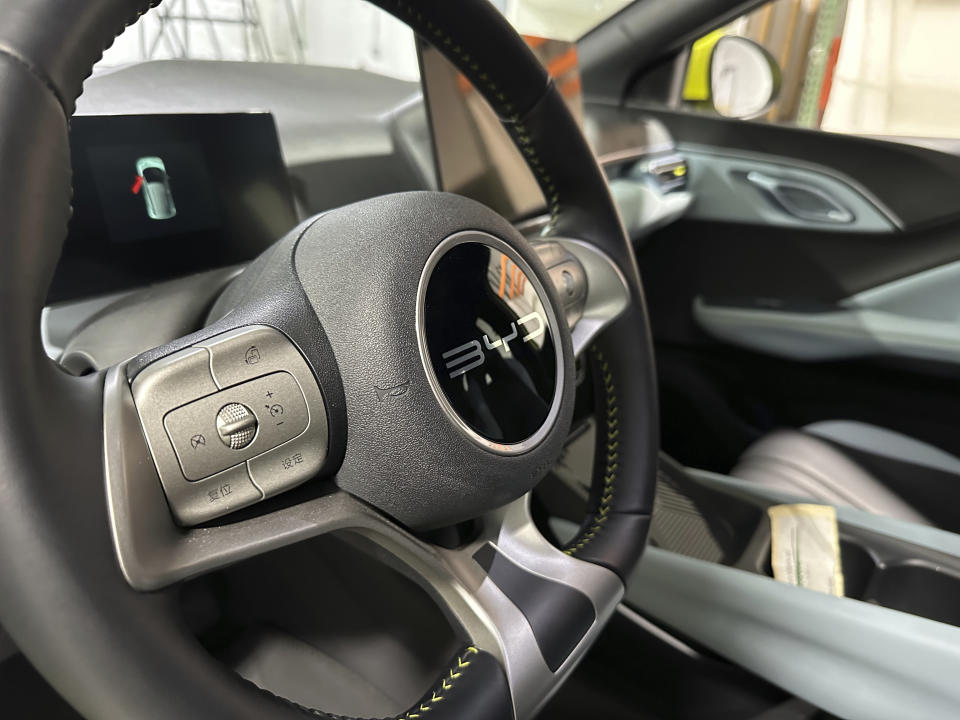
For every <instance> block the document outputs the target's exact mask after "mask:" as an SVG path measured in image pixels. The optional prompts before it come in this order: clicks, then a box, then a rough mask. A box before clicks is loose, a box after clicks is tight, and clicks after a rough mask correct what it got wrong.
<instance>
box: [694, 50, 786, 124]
mask: <svg viewBox="0 0 960 720" xmlns="http://www.w3.org/2000/svg"><path fill="white" fill-rule="evenodd" d="M709 79H710V86H709V87H710V102H711V104H712V105H713V109H714V110H716V112H717V113H718V114H720V115H723V116H724V117H729V118H737V119H740V120H745V119H749V118H754V117H757V116H758V115H762V114H763V113H765V112H766V111H767V110H769V109H770V106H771V105H772V104H773V103H774V102H775V101H776V99H777V97H778V95H779V94H780V66H779V65H777V61H776V60H774V59H773V56H772V55H771V54H770V53H769V52H767V50H766V49H765V48H764V47H763V46H761V45H759V44H757V43H755V42H754V41H753V40H749V39H747V38H745V37H739V36H737V35H725V36H723V37H721V38H720V39H719V40H717V42H716V43H715V44H714V46H713V50H712V51H711V53H710V68H709Z"/></svg>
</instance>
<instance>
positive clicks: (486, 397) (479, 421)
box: [421, 242, 558, 445]
mask: <svg viewBox="0 0 960 720" xmlns="http://www.w3.org/2000/svg"><path fill="white" fill-rule="evenodd" d="M504 250H506V248H504ZM510 255H512V253H510ZM521 262H522V261H521V260H520V259H519V257H511V256H508V255H507V254H506V252H504V251H503V250H500V249H498V248H496V247H491V246H490V245H487V244H484V243H481V242H461V243H459V244H454V245H452V247H449V248H448V249H447V250H446V251H445V252H444V253H443V255H442V256H441V257H440V258H439V259H438V260H437V261H436V263H435V265H434V266H433V268H432V270H430V271H429V272H430V274H429V278H428V280H427V286H426V293H425V295H424V297H423V309H422V323H423V327H422V329H421V330H422V337H423V339H424V341H425V344H426V350H427V354H428V355H429V361H430V363H431V365H432V368H433V373H434V376H435V378H436V381H437V384H438V385H439V388H440V390H441V391H442V393H443V395H444V396H445V397H446V399H447V401H448V402H449V405H450V407H451V409H452V410H453V411H454V413H456V415H457V416H458V417H459V419H460V420H461V421H462V422H463V423H464V424H465V425H466V426H467V427H469V428H470V429H471V430H473V431H474V432H475V433H477V434H478V435H480V436H481V437H482V438H485V439H486V440H489V441H492V442H493V443H498V444H503V445H516V444H517V443H522V442H523V441H525V440H528V439H530V438H532V437H533V436H534V435H536V434H537V433H538V431H540V430H542V429H543V428H544V425H545V423H547V421H548V419H549V418H550V415H551V408H552V407H553V405H554V399H555V395H556V389H557V380H558V379H557V368H558V355H557V350H556V347H555V345H554V343H555V338H554V337H553V334H552V332H551V330H550V323H549V321H548V315H547V310H546V309H545V306H544V300H543V298H541V297H540V295H539V294H538V292H537V289H536V287H535V284H534V282H531V280H530V278H529V277H528V274H527V272H525V271H524V269H523V268H522V267H521V265H520V264H519V263H521Z"/></svg>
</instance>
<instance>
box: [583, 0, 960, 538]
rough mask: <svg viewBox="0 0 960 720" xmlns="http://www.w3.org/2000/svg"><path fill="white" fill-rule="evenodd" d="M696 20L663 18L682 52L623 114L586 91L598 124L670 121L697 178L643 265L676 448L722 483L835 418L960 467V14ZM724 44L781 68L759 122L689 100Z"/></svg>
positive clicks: (937, 514) (925, 8)
mask: <svg viewBox="0 0 960 720" xmlns="http://www.w3.org/2000/svg"><path fill="white" fill-rule="evenodd" d="M643 4H644V3H640V5H643ZM684 4H685V5H687V6H689V7H687V8H686V10H687V11H688V12H689V13H694V14H696V12H699V13H701V16H700V17H699V18H698V20H702V23H701V25H700V26H699V28H698V30H697V33H696V34H694V35H690V34H687V35H684V34H683V32H684V31H689V29H690V28H689V26H684V27H681V26H680V25H677V24H676V22H674V24H672V25H671V22H673V20H672V18H675V15H671V16H670V17H669V18H665V19H664V20H663V22H664V27H663V28H662V31H663V32H673V33H674V38H675V39H674V41H673V42H674V44H673V46H672V48H671V49H670V50H669V52H666V51H665V53H666V54H665V55H663V56H661V57H654V56H652V54H651V53H648V54H647V56H645V57H643V58H641V59H640V63H641V64H640V65H639V66H634V68H633V72H632V74H629V73H628V75H629V76H630V79H629V82H628V84H627V86H626V87H624V88H623V95H622V97H620V98H619V99H616V98H614V99H613V100H611V98H610V97H609V94H606V95H605V93H604V92H603V91H598V92H595V93H592V94H591V93H590V92H589V90H590V84H589V83H590V80H591V77H597V75H596V73H593V74H592V73H591V68H589V67H588V68H587V70H586V71H585V83H586V84H585V87H586V90H587V91H588V92H587V96H588V103H589V104H588V111H589V109H590V107H591V106H592V107H593V110H594V111H595V112H598V111H599V110H600V108H601V107H602V108H604V109H605V110H606V111H609V110H610V108H611V107H616V112H617V113H618V116H619V118H620V120H621V121H622V122H623V123H625V124H628V125H629V124H638V123H641V122H647V123H649V122H651V119H653V120H654V121H659V122H660V123H662V124H663V126H664V127H665V128H666V129H667V131H668V132H669V134H670V135H671V136H672V138H673V141H674V143H675V147H676V152H677V153H678V154H679V155H681V156H682V157H683V158H684V159H685V161H686V166H687V187H688V190H689V191H690V192H691V193H692V195H693V201H692V203H691V204H690V207H689V208H688V209H687V211H686V213H685V214H684V215H683V216H682V217H681V218H680V219H678V220H677V221H675V222H673V223H671V224H669V225H667V226H665V227H663V228H661V229H659V230H657V231H656V232H654V233H652V234H651V235H649V236H648V237H646V238H644V239H643V240H642V241H641V244H640V246H639V247H638V261H639V264H640V269H641V273H642V275H643V280H644V284H645V288H646V292H647V296H648V301H649V305H650V313H651V322H652V329H653V334H654V339H655V342H656V347H657V354H658V364H659V373H660V392H661V412H662V423H663V427H662V430H663V447H664V449H665V450H666V451H667V452H669V453H670V454H672V455H674V456H676V457H677V458H678V459H680V460H681V461H683V462H685V463H688V464H691V465H696V466H700V467H704V468H708V469H713V470H717V471H728V470H729V469H730V468H731V467H732V466H733V465H734V463H735V462H736V460H737V458H738V456H739V455H740V453H741V452H742V451H743V450H744V449H745V448H746V447H747V446H748V445H749V443H750V442H751V441H753V440H755V439H756V438H758V437H760V436H762V435H763V434H765V433H766V432H769V431H771V430H773V429H775V428H779V427H794V428H799V427H803V426H805V425H807V424H809V423H814V422H819V421H825V420H836V419H841V420H850V421H858V422H864V423H870V424H873V425H877V426H881V427H884V428H888V429H892V430H895V431H898V432H900V433H903V434H905V435H908V436H910V437H912V438H915V439H917V440H920V441H923V442H926V443H930V444H931V445H933V446H936V447H938V448H940V449H942V450H945V451H947V452H950V453H952V454H955V455H960V435H958V434H957V433H956V432H955V431H954V429H953V426H954V423H955V421H956V417H957V408H958V407H960V383H958V382H957V376H958V374H960V373H958V371H960V143H958V142H957V141H956V138H958V137H960V112H956V111H954V108H955V107H956V108H960V102H955V98H960V81H954V80H953V79H951V78H952V76H951V74H950V73H949V72H948V71H947V65H948V64H949V58H951V57H954V56H958V55H960V48H957V49H955V48H954V47H953V46H952V45H950V44H949V43H948V42H947V40H948V35H947V33H946V32H945V31H938V30H937V23H941V24H946V25H944V27H946V26H948V25H949V23H950V22H951V20H952V22H953V23H954V25H955V23H956V22H958V21H960V6H953V5H951V6H950V7H947V6H946V5H944V4H943V3H939V4H937V3H924V2H917V3H902V4H901V3H880V2H876V0H847V2H832V1H831V2H826V1H825V2H822V3H819V4H816V3H812V4H811V3H803V2H800V0H776V2H773V3H767V4H765V5H762V6H760V7H759V8H757V9H753V10H751V11H750V12H749V13H745V14H741V15H737V14H736V12H734V11H737V12H742V11H743V9H744V6H745V4H744V3H739V4H736V3H723V2H713V3H710V2H700V3H684ZM753 5H756V3H753ZM908 5H909V6H910V7H909V8H908V7H907V6H908ZM811 8H813V9H812V10H811ZM637 11H638V12H647V15H646V16H645V17H646V18H647V20H649V21H651V22H656V16H653V15H650V14H649V11H648V10H644V9H639V8H638V10H637ZM710 12H713V13H714V15H713V22H712V23H711V22H710V21H709V20H708V19H707V15H708V14H709V13H710ZM669 13H670V11H668V10H667V11H664V12H663V14H665V15H667V14H669ZM881 21H883V22H881ZM778 23H779V26H778ZM878 25H883V28H880V29H885V31H886V33H885V35H884V34H882V33H880V32H879V31H878ZM718 27H721V28H723V32H724V33H727V34H738V35H742V36H746V37H750V38H752V39H754V40H759V41H761V42H762V43H765V46H766V48H767V50H769V51H770V52H771V55H772V56H773V57H774V58H775V59H776V60H777V61H778V63H779V64H781V66H782V67H781V70H782V72H783V77H782V83H781V88H780V90H781V94H780V96H779V99H778V103H777V105H774V106H773V107H772V108H770V109H768V110H765V111H764V113H763V115H762V117H760V118H757V119H752V120H743V119H732V118H725V117H721V116H720V115H719V114H718V113H716V112H715V111H712V110H710V109H706V108H705V107H704V105H705V103H703V102H698V101H697V99H696V98H694V99H693V100H692V101H691V100H690V99H689V98H686V97H685V95H684V93H685V91H686V90H687V87H686V86H688V85H689V80H690V78H689V74H688V73H689V72H690V68H691V66H692V63H693V60H692V59H691V58H694V57H695V55H696V49H697V48H696V42H695V41H694V40H695V39H696V38H698V37H703V36H704V35H705V34H706V33H707V32H708V31H713V30H715V29H716V28H718ZM643 32H645V33H646V34H647V36H651V37H652V36H654V35H655V33H656V28H650V27H649V22H648V26H647V27H645V28H644V30H643ZM878 38H880V39H878ZM587 40H588V41H589V38H588V39H587ZM662 42H663V47H664V48H667V47H670V45H669V42H668V41H662ZM588 44H589V42H588ZM877 44H879V45H880V47H875V46H876V45H877ZM583 46H584V42H583V41H582V42H581V47H583ZM582 55H584V56H585V57H586V59H587V62H588V63H589V62H590V60H591V57H592V56H591V52H590V48H586V52H582ZM878 56H882V57H881V59H883V58H885V60H884V62H886V66H885V67H886V70H885V71H886V73H887V75H886V76H883V77H879V76H878V73H877V70H876V67H875V65H876V63H875V62H874V63H873V64H871V62H873V61H875V60H876V59H877V57H878ZM621 64H622V62H621ZM606 67H608V68H609V67H610V66H609V64H608V65H607V66H606ZM952 67H955V64H953V65H952ZM607 77H608V79H609V73H608V76H607ZM918 78H919V79H918ZM831 83H832V85H833V87H832V89H831ZM924 83H926V84H924ZM931 83H933V87H931ZM937 83H939V85H938V84H937ZM955 85H956V86H957V87H956V88H955V87H954V86H955ZM878 97H879V99H878ZM881 111H882V112H881ZM880 115H882V117H881V116H880ZM952 119H956V122H955V123H953V122H952V121H951V120H952ZM803 125H806V127H803ZM828 129H832V130H833V131H828ZM920 135H924V136H925V137H918V136H920ZM895 489H896V491H897V492H898V493H900V494H901V495H902V496H904V497H905V499H907V500H908V502H912V503H914V504H915V505H916V506H917V507H919V508H920V509H921V510H924V511H927V512H929V513H930V517H933V518H935V519H937V520H939V521H940V522H941V523H942V524H955V520H956V518H953V517H952V514H951V512H952V511H947V512H945V511H944V510H943V509H942V507H932V506H934V505H941V506H942V504H943V503H944V500H945V499H947V500H951V501H952V500H960V497H953V496H954V495H956V493H957V491H956V489H955V488H952V487H951V488H942V490H943V493H945V494H938V495H937V499H936V500H933V499H932V498H931V497H929V494H928V493H926V491H925V489H924V488H923V487H922V486H920V485H911V484H910V483H909V482H904V483H903V484H902V486H901V487H897V488H895ZM949 504H950V505H952V506H956V503H954V502H950V503H949Z"/></svg>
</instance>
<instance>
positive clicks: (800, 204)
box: [743, 170, 856, 224]
mask: <svg viewBox="0 0 960 720" xmlns="http://www.w3.org/2000/svg"><path fill="white" fill-rule="evenodd" d="M743 178H744V179H745V180H746V181H747V182H748V183H750V184H751V185H753V186H754V187H755V188H757V189H758V190H759V191H760V192H761V194H763V196H764V197H765V198H767V200H769V201H770V202H771V203H772V204H773V205H774V206H776V208H777V209H778V210H780V211H781V212H784V213H786V214H787V215H791V216H792V217H795V218H797V219H798V220H806V221H810V222H821V223H833V224H844V223H852V222H853V221H854V220H855V219H856V218H855V217H854V215H853V213H852V212H851V211H850V210H848V209H847V208H845V207H844V206H843V205H841V204H840V203H839V202H837V201H836V200H834V199H833V198H832V197H830V195H828V194H827V193H826V192H825V191H824V190H822V189H821V188H819V187H817V186H816V185H811V184H810V183H806V182H802V181H798V180H784V179H781V178H775V177H772V176H770V175H767V174H765V173H762V172H759V171H757V170H751V171H749V172H747V173H745V174H744V175H743Z"/></svg>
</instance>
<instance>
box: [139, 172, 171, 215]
mask: <svg viewBox="0 0 960 720" xmlns="http://www.w3.org/2000/svg"><path fill="white" fill-rule="evenodd" d="M137 176H138V177H140V178H141V179H142V180H143V186H142V193H143V202H144V203H145V204H146V206H147V215H149V216H150V218H151V219H153V220H169V219H170V218H172V217H173V216H174V215H176V214H177V207H176V205H174V204H173V193H172V192H171V191H170V177H169V176H168V175H167V168H166V166H165V165H164V164H163V160H161V159H160V158H158V157H154V156H148V157H142V158H139V159H138V160H137Z"/></svg>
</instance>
